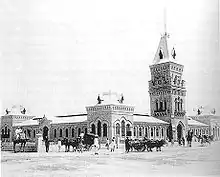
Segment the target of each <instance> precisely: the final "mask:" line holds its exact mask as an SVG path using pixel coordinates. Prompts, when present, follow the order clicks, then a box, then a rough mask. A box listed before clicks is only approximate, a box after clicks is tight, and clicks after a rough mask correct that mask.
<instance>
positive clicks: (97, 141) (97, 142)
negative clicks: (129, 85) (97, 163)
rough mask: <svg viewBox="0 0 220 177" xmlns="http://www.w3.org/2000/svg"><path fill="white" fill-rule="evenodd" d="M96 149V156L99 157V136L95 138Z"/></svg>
mask: <svg viewBox="0 0 220 177" xmlns="http://www.w3.org/2000/svg"><path fill="white" fill-rule="evenodd" d="M94 148H95V155H98V149H99V139H98V135H95V138H94Z"/></svg>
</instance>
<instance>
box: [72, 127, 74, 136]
mask: <svg viewBox="0 0 220 177" xmlns="http://www.w3.org/2000/svg"><path fill="white" fill-rule="evenodd" d="M72 137H74V128H72Z"/></svg>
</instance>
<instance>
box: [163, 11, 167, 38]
mask: <svg viewBox="0 0 220 177" xmlns="http://www.w3.org/2000/svg"><path fill="white" fill-rule="evenodd" d="M163 13H164V14H163V15H164V34H165V35H166V34H167V12H166V8H164V12H163Z"/></svg>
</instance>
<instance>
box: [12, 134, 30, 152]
mask: <svg viewBox="0 0 220 177" xmlns="http://www.w3.org/2000/svg"><path fill="white" fill-rule="evenodd" d="M27 141H28V139H27V138H26V136H25V133H21V136H20V138H15V139H14V140H13V150H14V152H16V150H15V146H16V144H19V143H21V146H20V151H21V149H22V147H23V152H24V149H25V145H26V143H27Z"/></svg>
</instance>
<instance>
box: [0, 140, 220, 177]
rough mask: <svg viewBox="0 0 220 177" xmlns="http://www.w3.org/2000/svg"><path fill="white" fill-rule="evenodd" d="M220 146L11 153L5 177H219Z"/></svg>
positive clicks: (5, 163) (6, 158)
mask: <svg viewBox="0 0 220 177" xmlns="http://www.w3.org/2000/svg"><path fill="white" fill-rule="evenodd" d="M219 149H220V142H213V143H212V144H211V145H205V146H203V147H202V146H201V145H199V144H196V143H194V144H193V146H192V147H191V148H189V147H179V146H177V145H175V146H174V147H171V146H168V147H164V148H162V151H161V152H156V151H155V150H154V151H153V152H147V151H145V152H130V153H127V154H126V153H124V149H123V147H120V149H116V151H115V152H114V153H111V152H110V151H107V150H106V149H105V148H104V147H103V148H102V149H101V150H100V151H99V155H94V153H93V152H92V151H90V152H84V153H82V154H80V153H78V152H67V153H65V152H49V153H12V152H1V175H2V176H3V177H5V176H7V177H8V176H16V177H19V176H220V168H219V167H220V155H219Z"/></svg>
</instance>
